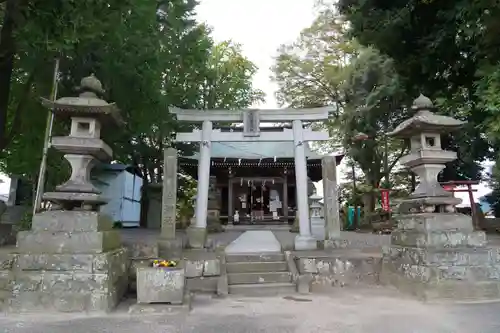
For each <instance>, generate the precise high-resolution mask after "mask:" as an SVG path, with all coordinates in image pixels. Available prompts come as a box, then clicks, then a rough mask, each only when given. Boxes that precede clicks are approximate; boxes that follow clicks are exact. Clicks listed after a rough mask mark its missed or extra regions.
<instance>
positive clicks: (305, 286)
mask: <svg viewBox="0 0 500 333" xmlns="http://www.w3.org/2000/svg"><path fill="white" fill-rule="evenodd" d="M312 280H313V276H312V274H305V275H300V276H299V277H298V279H297V292H298V293H299V294H309V293H310V292H311V282H312Z"/></svg>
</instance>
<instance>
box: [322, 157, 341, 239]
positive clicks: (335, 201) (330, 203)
mask: <svg viewBox="0 0 500 333" xmlns="http://www.w3.org/2000/svg"><path fill="white" fill-rule="evenodd" d="M321 169H322V172H323V202H324V206H323V209H324V215H325V227H326V231H325V233H326V235H325V236H326V242H325V247H329V246H331V245H333V244H334V242H335V241H336V240H338V239H339V238H340V215H339V198H338V193H337V162H336V160H335V157H334V156H325V157H323V159H322V160H321Z"/></svg>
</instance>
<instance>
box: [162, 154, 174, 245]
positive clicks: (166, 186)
mask: <svg viewBox="0 0 500 333" xmlns="http://www.w3.org/2000/svg"><path fill="white" fill-rule="evenodd" d="M164 155H165V158H164V168H163V170H164V173H163V195H162V214H161V238H164V239H173V238H175V217H176V212H177V150H176V149H173V148H167V149H165V152H164Z"/></svg>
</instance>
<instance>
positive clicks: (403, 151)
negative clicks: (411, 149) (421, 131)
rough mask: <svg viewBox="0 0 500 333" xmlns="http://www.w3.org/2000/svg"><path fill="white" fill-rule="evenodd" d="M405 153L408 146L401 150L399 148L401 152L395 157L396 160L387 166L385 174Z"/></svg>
mask: <svg viewBox="0 0 500 333" xmlns="http://www.w3.org/2000/svg"><path fill="white" fill-rule="evenodd" d="M407 151H408V146H406V145H405V146H404V147H403V148H401V151H400V152H399V154H398V155H397V157H396V159H395V160H394V161H392V163H391V164H390V165H389V170H387V172H391V170H392V168H394V166H395V165H396V163H398V161H399V159H400V158H401V157H403V155H404V154H406V152H407Z"/></svg>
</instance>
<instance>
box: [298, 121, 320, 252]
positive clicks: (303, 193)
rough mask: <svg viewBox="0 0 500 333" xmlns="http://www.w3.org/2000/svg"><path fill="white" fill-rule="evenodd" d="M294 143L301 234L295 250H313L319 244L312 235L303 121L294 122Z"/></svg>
mask: <svg viewBox="0 0 500 333" xmlns="http://www.w3.org/2000/svg"><path fill="white" fill-rule="evenodd" d="M292 124H293V125H292V126H293V143H294V146H295V179H296V193H297V208H298V212H297V214H298V217H299V228H300V232H299V234H298V235H297V236H296V237H295V250H313V249H316V248H317V243H316V240H315V239H314V237H312V235H311V222H310V220H309V200H308V196H307V164H306V152H305V145H306V144H307V143H306V142H305V141H304V135H303V128H302V121H301V120H294V121H293V123H292Z"/></svg>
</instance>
